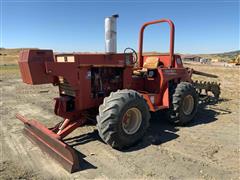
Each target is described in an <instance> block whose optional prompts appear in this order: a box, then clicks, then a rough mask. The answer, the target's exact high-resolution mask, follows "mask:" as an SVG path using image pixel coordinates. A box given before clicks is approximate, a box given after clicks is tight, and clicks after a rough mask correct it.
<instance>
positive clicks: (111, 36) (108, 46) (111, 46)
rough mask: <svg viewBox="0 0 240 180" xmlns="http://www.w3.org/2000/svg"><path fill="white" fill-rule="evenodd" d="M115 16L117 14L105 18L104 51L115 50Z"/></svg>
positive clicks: (110, 51) (116, 16)
mask: <svg viewBox="0 0 240 180" xmlns="http://www.w3.org/2000/svg"><path fill="white" fill-rule="evenodd" d="M117 18H118V15H112V16H111V17H106V18H105V52H106V53H116V52H117Z"/></svg>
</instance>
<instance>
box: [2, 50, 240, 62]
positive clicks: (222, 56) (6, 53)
mask: <svg viewBox="0 0 240 180" xmlns="http://www.w3.org/2000/svg"><path fill="white" fill-rule="evenodd" d="M23 49H28V48H14V49H9V48H0V65H4V64H5V65H9V64H17V61H18V58H19V52H20V51H21V50H23ZM31 49H37V48H31ZM144 54H145V55H150V54H154V55H157V54H162V53H158V52H146V53H144ZM178 54H179V53H178ZM238 54H240V50H237V51H231V52H224V53H215V54H194V55H196V56H200V57H204V58H210V59H219V60H221V61H230V60H232V59H235V58H236V57H237V55H238ZM180 55H186V54H180ZM191 55H193V54H191Z"/></svg>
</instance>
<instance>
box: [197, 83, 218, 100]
mask: <svg viewBox="0 0 240 180" xmlns="http://www.w3.org/2000/svg"><path fill="white" fill-rule="evenodd" d="M193 85H194V86H195V88H196V89H197V92H198V93H199V100H200V101H202V102H209V101H211V100H214V101H218V99H219V96H220V93H221V90H220V83H217V82H207V81H194V82H193Z"/></svg>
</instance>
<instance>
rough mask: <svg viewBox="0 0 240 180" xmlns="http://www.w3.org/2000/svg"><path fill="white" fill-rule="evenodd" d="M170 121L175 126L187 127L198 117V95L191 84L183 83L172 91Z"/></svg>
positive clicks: (169, 111)
mask: <svg viewBox="0 0 240 180" xmlns="http://www.w3.org/2000/svg"><path fill="white" fill-rule="evenodd" d="M169 99H170V108H169V110H168V112H167V115H168V120H169V121H170V122H171V123H173V124H175V125H185V124H187V123H189V122H190V121H191V120H192V119H193V118H194V116H195V115H196V112H197V108H198V94H197V92H196V89H195V88H194V86H193V85H192V84H191V83H188V82H181V83H179V84H178V85H177V86H176V88H175V89H174V90H173V91H170V98H169Z"/></svg>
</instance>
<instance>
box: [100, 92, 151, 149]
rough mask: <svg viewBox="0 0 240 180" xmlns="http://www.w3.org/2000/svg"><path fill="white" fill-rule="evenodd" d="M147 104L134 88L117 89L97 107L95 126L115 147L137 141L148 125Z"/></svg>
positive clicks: (125, 145)
mask: <svg viewBox="0 0 240 180" xmlns="http://www.w3.org/2000/svg"><path fill="white" fill-rule="evenodd" d="M149 119H150V113H149V108H148V105H147V103H146V101H145V99H144V98H143V96H142V95H141V94H139V93H138V92H136V91H134V90H127V89H124V90H118V91H117V92H112V93H111V94H110V96H109V97H106V98H104V101H103V104H102V105H100V107H99V115H98V116H97V128H98V132H99V135H100V137H101V138H102V140H103V141H104V142H106V143H107V144H109V145H110V146H112V147H113V148H115V149H122V148H124V147H127V146H131V145H133V144H135V143H136V142H137V141H139V140H140V139H141V138H142V137H143V135H144V133H145V132H146V130H147V128H148V126H149Z"/></svg>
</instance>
